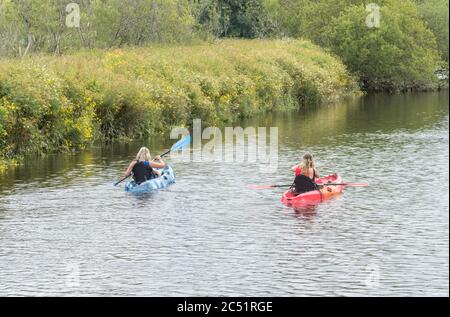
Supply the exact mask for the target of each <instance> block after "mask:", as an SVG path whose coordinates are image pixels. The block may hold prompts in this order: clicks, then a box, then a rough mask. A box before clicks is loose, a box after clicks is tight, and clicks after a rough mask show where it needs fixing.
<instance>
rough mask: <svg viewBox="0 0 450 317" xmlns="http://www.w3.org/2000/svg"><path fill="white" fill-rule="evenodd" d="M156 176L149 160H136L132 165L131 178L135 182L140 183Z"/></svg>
mask: <svg viewBox="0 0 450 317" xmlns="http://www.w3.org/2000/svg"><path fill="white" fill-rule="evenodd" d="M155 177H156V174H155V172H154V171H153V168H152V166H151V164H150V162H137V163H136V164H134V166H133V179H134V181H135V182H136V184H138V185H139V184H142V183H144V182H146V181H148V180H151V179H153V178H155Z"/></svg>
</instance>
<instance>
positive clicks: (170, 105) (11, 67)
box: [0, 40, 358, 165]
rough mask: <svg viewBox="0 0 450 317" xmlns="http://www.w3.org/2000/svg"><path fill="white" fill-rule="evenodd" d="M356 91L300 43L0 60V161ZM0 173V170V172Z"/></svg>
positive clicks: (232, 43)
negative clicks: (198, 119) (197, 119)
mask: <svg viewBox="0 0 450 317" xmlns="http://www.w3.org/2000/svg"><path fill="white" fill-rule="evenodd" d="M357 92H358V88H357V84H356V82H355V79H354V78H353V77H352V76H351V75H350V74H349V73H348V72H347V70H346V68H345V66H344V65H343V64H342V63H341V62H340V61H339V60H338V59H336V58H335V57H333V56H331V55H330V54H328V53H326V52H325V51H324V50H322V49H321V48H319V47H317V46H315V45H313V44H312V43H311V42H309V41H306V40H295V41H281V40H277V41H269V40H226V41H220V42H217V43H215V44H206V43H204V44H198V45H191V46H150V47H146V48H134V49H120V50H113V51H100V50H97V51H86V52H79V53H75V54H72V55H67V56H33V57H30V58H27V59H22V60H18V59H9V60H1V61H0V136H1V138H0V160H3V162H7V161H8V160H11V159H17V158H20V157H22V156H24V155H28V154H33V155H34V154H46V153H54V152H63V151H71V150H76V149H79V148H83V147H85V146H86V145H88V144H89V143H91V142H92V141H94V140H116V139H133V138H144V137H150V136H152V135H155V134H159V133H164V132H166V131H168V130H169V129H170V128H171V127H173V126H188V125H189V124H190V123H191V122H192V119H194V118H200V119H202V120H203V122H204V123H205V124H208V125H214V124H220V123H224V122H232V121H234V120H236V119H238V118H242V117H251V116H252V115H255V114H258V113H263V112H268V111H286V110H292V109H298V108H301V107H308V106H310V105H317V104H321V103H328V102H335V101H337V100H340V99H341V98H343V97H345V96H348V95H352V94H355V93H357ZM3 165H5V164H3Z"/></svg>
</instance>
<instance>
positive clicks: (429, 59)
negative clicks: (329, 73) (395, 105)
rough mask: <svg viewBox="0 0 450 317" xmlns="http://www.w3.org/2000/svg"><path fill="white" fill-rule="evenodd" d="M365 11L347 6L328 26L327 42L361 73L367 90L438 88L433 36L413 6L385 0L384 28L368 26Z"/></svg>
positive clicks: (403, 2) (381, 24)
mask: <svg viewBox="0 0 450 317" xmlns="http://www.w3.org/2000/svg"><path fill="white" fill-rule="evenodd" d="M366 16H367V12H366V11H365V7H364V6H361V5H354V6H350V7H348V8H347V9H346V10H345V11H344V12H342V13H341V14H340V15H339V17H337V18H334V19H333V20H332V21H331V23H330V24H329V25H328V26H327V27H326V28H325V32H324V42H325V45H326V46H327V47H330V49H331V50H332V51H333V52H334V53H336V54H337V55H339V56H340V57H341V58H342V59H343V61H344V63H345V64H346V65H347V66H348V67H349V70H350V71H352V72H354V73H355V74H357V75H358V76H359V77H360V79H361V82H362V85H363V87H364V88H365V90H388V91H395V90H404V89H410V88H418V89H419V88H423V87H427V86H428V85H431V84H433V83H434V84H436V82H437V78H436V75H435V71H436V70H437V69H438V65H439V56H438V51H437V46H436V41H435V38H434V36H433V34H432V32H431V31H429V30H428V29H427V28H426V26H425V24H424V23H423V22H422V21H421V19H420V18H419V16H418V14H417V10H416V7H415V5H414V4H413V3H411V2H409V1H404V0H385V1H383V4H382V6H381V11H380V16H381V21H380V27H379V28H368V27H367V25H366Z"/></svg>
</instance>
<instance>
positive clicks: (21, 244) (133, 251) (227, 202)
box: [0, 91, 449, 296]
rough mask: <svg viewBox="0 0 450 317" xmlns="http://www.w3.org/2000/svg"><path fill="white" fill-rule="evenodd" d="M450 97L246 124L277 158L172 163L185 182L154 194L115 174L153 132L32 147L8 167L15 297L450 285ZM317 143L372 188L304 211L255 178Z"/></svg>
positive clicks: (5, 286)
mask: <svg viewBox="0 0 450 317" xmlns="http://www.w3.org/2000/svg"><path fill="white" fill-rule="evenodd" d="M448 103H449V98H448V92H446V91H445V92H441V93H424V94H408V95H396V96H386V95H376V96H369V97H365V98H362V99H361V100H352V101H347V102H343V103H342V104H339V105H334V106H325V107H320V108H318V109H311V110H308V111H301V112H299V113H290V114H277V115H267V116H262V117H259V118H255V119H253V120H249V121H246V122H242V125H243V126H244V127H245V126H267V127H278V129H279V130H278V141H279V152H278V169H277V170H272V169H267V170H266V169H265V164H267V163H265V162H262V161H261V162H249V163H242V164H238V163H234V164H233V163H226V162H203V163H201V162H178V163H173V162H172V163H173V166H174V169H175V172H176V174H177V184H176V185H174V186H173V187H171V188H170V189H168V190H164V191H161V192H159V193H156V194H153V195H144V196H134V195H130V194H126V193H125V192H124V190H123V187H114V186H113V185H112V184H113V182H114V181H115V180H116V179H117V178H118V177H119V176H120V175H121V173H122V172H123V170H124V169H125V168H126V165H127V164H128V163H129V161H130V160H131V159H132V158H133V156H134V155H135V153H136V151H137V150H138V149H139V147H140V146H141V145H142V144H143V142H140V143H137V142H133V143H130V144H115V145H111V146H103V147H93V148H92V149H90V150H87V151H84V152H82V153H78V154H73V155H60V156H52V157H48V158H45V159H37V158H29V159H28V160H27V161H26V163H25V164H24V165H23V166H20V167H17V168H15V169H13V170H11V171H10V172H9V173H8V174H5V175H1V176H0V295H25V296H27V295H31V296H51V295H62V296H70V295H75V296H81V295H87V296H96V295H107V296H120V295H125V296H135V295H136V296H141V295H142V296H204V295H209V296H215V295H218V296H315V295H326V296H354V295H355V296H376V295H386V296H402V295H407V296H421V295H425V296H435V295H445V296H448V295H449V166H448V163H449V107H448ZM167 139H168V137H167V136H166V137H164V138H161V139H160V140H158V139H155V140H152V141H151V142H150V143H145V145H149V146H151V148H152V151H153V152H154V153H156V152H160V151H161V150H163V149H164V148H167V147H170V144H171V143H170V141H168V140H167ZM306 151H310V152H312V153H313V154H314V155H315V157H316V161H317V162H316V164H317V167H318V169H319V171H320V172H321V173H322V174H327V173H332V172H339V173H340V174H341V175H342V176H343V178H344V179H345V180H346V181H357V182H368V183H370V187H369V188H347V189H346V190H345V192H344V194H343V195H342V196H340V197H338V198H337V199H333V200H331V201H328V202H326V203H322V204H319V205H317V206H314V207H310V208H306V209H298V210H293V209H291V208H289V207H286V206H283V205H282V204H281V203H280V198H281V195H282V192H283V190H282V189H275V190H259V191H255V190H253V189H250V188H249V187H248V185H250V184H260V185H264V184H273V183H281V184H283V183H290V182H291V181H292V174H291V172H290V171H289V167H290V166H291V165H292V164H293V163H295V162H297V161H298V159H299V157H300V156H301V155H302V154H303V153H304V152H306ZM168 161H169V162H170V161H171V159H169V160H168Z"/></svg>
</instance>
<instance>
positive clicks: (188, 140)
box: [170, 135, 192, 152]
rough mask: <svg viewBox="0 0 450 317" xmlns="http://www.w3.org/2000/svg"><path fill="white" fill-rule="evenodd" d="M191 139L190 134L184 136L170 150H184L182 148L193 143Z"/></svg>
mask: <svg viewBox="0 0 450 317" xmlns="http://www.w3.org/2000/svg"><path fill="white" fill-rule="evenodd" d="M191 141H192V137H191V136H190V135H188V136H186V137H184V138H182V139H181V140H180V141H178V142H177V143H175V144H174V145H173V146H172V148H171V149H170V151H171V152H173V151H178V150H182V149H184V148H186V147H188V146H189V145H190V144H191Z"/></svg>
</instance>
